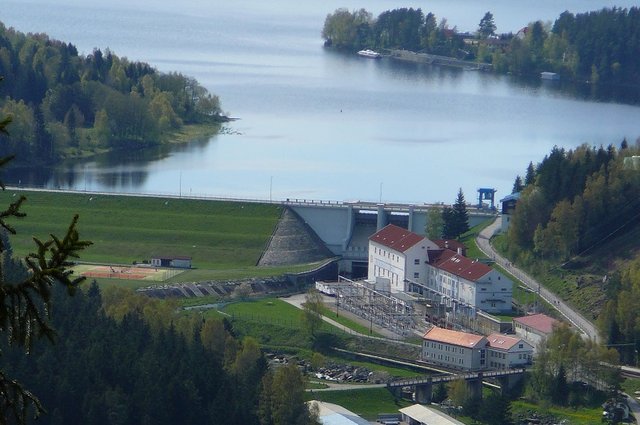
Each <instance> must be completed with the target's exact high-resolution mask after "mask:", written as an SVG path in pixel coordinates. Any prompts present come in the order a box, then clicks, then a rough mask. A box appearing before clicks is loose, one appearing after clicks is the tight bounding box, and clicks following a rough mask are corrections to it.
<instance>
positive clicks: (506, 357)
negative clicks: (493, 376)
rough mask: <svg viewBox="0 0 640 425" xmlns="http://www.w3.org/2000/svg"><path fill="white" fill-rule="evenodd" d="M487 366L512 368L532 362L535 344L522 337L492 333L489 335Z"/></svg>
mask: <svg viewBox="0 0 640 425" xmlns="http://www.w3.org/2000/svg"><path fill="white" fill-rule="evenodd" d="M487 340H488V344H489V345H488V347H487V367H489V368H491V369H511V368H514V367H524V366H526V365H528V364H531V362H532V358H533V345H531V344H529V343H528V342H527V341H525V340H523V339H522V338H514V337H512V336H507V335H501V334H491V335H489V336H488V337H487Z"/></svg>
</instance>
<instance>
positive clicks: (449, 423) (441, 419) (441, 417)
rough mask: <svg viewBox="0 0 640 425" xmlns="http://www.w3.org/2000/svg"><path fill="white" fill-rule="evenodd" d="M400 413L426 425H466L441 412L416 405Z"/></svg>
mask: <svg viewBox="0 0 640 425" xmlns="http://www.w3.org/2000/svg"><path fill="white" fill-rule="evenodd" d="M400 413H402V414H403V415H404V416H408V417H410V418H411V419H412V420H414V421H417V422H419V423H420V424H424V425H464V424H463V423H462V422H460V421H459V420H457V419H454V418H452V417H451V416H449V415H446V414H444V413H442V412H440V411H439V410H436V409H433V408H431V407H427V406H423V405H421V404H414V405H413V406H409V407H405V408H403V409H400Z"/></svg>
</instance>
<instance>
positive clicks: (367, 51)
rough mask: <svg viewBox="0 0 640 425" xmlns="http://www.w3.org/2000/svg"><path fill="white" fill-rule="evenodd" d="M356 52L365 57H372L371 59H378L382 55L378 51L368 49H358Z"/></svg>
mask: <svg viewBox="0 0 640 425" xmlns="http://www.w3.org/2000/svg"><path fill="white" fill-rule="evenodd" d="M358 54H359V55H360V56H364V57H365V58H372V59H380V58H381V57H382V55H381V54H380V53H378V52H376V51H373V50H370V49H364V50H360V51H359V52H358Z"/></svg>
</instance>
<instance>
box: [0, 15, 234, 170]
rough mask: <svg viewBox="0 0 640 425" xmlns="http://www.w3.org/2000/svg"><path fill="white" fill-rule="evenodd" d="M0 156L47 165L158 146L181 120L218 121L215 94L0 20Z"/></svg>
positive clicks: (187, 80) (175, 77)
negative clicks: (1, 122)
mask: <svg viewBox="0 0 640 425" xmlns="http://www.w3.org/2000/svg"><path fill="white" fill-rule="evenodd" d="M0 76H2V77H4V81H3V82H1V83H0V116H11V117H12V119H13V122H12V125H11V128H10V132H11V134H10V137H7V136H4V135H0V139H1V140H0V141H1V143H0V156H3V155H6V154H17V158H18V160H19V161H26V160H29V161H30V162H31V163H33V162H51V161H55V160H57V159H60V158H64V157H70V156H75V155H79V154H81V153H83V152H84V153H86V152H87V151H97V150H105V149H113V148H123V147H126V148H129V149H131V148H139V147H144V146H148V145H152V144H157V143H159V142H160V141H161V140H162V138H163V137H166V135H167V134H168V132H170V131H172V130H177V129H179V128H180V127H181V126H182V125H184V124H192V123H208V122H219V121H220V120H221V119H223V117H222V116H221V111H220V104H219V101H218V98H217V97H216V96H213V95H211V94H209V93H208V92H207V90H206V89H205V88H204V87H202V86H201V85H200V84H198V82H197V81H196V80H194V79H193V78H189V77H186V76H184V75H181V74H179V73H169V74H165V73H160V72H158V71H157V70H156V69H154V68H152V67H151V66H150V65H148V64H146V63H141V62H132V61H129V60H128V59H126V58H120V57H118V56H116V55H115V54H114V53H113V52H111V51H109V50H106V51H104V52H103V51H101V50H99V49H95V50H94V51H93V52H92V53H90V54H88V55H86V56H84V55H80V54H79V53H78V50H77V49H76V47H75V46H73V45H72V44H71V43H65V42H62V41H57V40H52V39H50V38H49V37H48V36H47V35H45V34H23V33H21V32H18V31H15V30H13V29H7V28H6V27H5V26H4V25H3V24H1V23H0Z"/></svg>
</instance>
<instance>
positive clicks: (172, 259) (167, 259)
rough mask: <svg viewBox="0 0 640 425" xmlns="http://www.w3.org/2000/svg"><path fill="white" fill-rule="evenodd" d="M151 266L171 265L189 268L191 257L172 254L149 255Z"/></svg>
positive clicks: (177, 267) (178, 267)
mask: <svg viewBox="0 0 640 425" xmlns="http://www.w3.org/2000/svg"><path fill="white" fill-rule="evenodd" d="M151 266H153V267H173V268H176V269H190V268H191V257H181V256H174V255H166V256H154V257H151Z"/></svg>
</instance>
